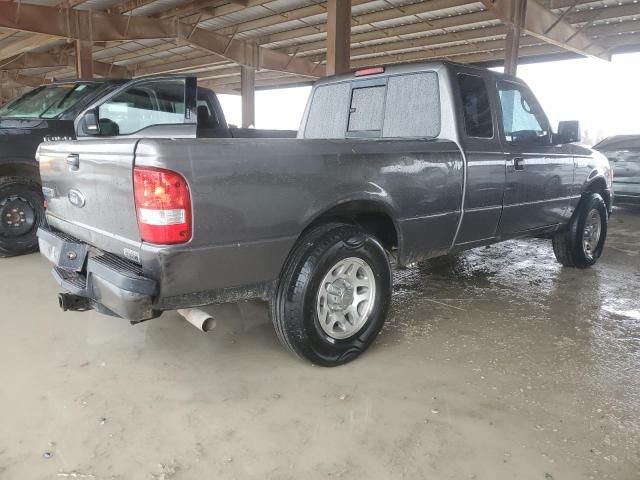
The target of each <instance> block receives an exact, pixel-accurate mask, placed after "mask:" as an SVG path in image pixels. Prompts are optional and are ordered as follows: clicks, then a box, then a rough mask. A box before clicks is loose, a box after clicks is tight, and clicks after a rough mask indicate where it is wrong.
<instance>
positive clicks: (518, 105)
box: [498, 81, 549, 143]
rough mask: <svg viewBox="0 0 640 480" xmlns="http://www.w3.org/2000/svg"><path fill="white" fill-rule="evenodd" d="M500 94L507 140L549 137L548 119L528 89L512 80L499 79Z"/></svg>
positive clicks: (518, 140)
mask: <svg viewBox="0 0 640 480" xmlns="http://www.w3.org/2000/svg"><path fill="white" fill-rule="evenodd" d="M498 96H499V99H500V107H501V111H502V128H503V131H504V136H505V139H506V140H507V142H512V143H523V142H536V141H540V140H541V139H546V138H548V135H549V126H548V124H547V120H546V118H545V116H544V113H542V108H540V105H539V104H538V102H537V100H536V99H535V97H534V96H533V94H532V93H531V92H530V91H529V90H528V89H526V88H525V87H523V86H521V85H518V84H515V83H512V82H507V81H499V82H498Z"/></svg>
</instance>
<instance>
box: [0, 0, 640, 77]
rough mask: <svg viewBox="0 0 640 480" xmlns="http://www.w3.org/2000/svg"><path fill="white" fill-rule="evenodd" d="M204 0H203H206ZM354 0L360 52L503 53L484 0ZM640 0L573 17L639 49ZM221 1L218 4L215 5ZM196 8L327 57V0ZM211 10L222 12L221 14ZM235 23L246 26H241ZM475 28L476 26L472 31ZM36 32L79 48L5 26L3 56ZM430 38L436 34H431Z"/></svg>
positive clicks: (174, 55) (132, 51)
mask: <svg viewBox="0 0 640 480" xmlns="http://www.w3.org/2000/svg"><path fill="white" fill-rule="evenodd" d="M61 1H62V0H26V1H24V2H23V3H30V4H36V5H46V6H56V5H60V4H61ZM123 1H125V0H86V1H85V2H83V3H81V4H79V5H78V6H77V7H76V8H78V9H82V10H93V11H100V10H107V9H109V8H113V7H116V6H123V5H124V4H123ZM127 1H128V2H129V4H130V5H132V6H133V5H135V3H131V0H127ZM192 1H193V0H137V4H138V5H140V6H139V7H137V8H135V9H133V10H131V11H130V12H129V13H130V14H131V15H135V16H153V15H157V14H160V13H163V12H167V11H173V9H175V8H176V7H183V6H186V5H189V4H190V2H192ZM199 1H200V3H201V4H203V5H204V0H199ZM352 1H353V7H352V16H353V17H354V18H355V20H354V23H353V25H352V30H351V33H352V55H353V58H354V59H359V60H361V59H369V58H370V59H371V60H372V62H373V61H375V59H377V58H382V57H384V58H393V59H396V58H399V59H401V58H403V57H402V55H405V54H410V55H411V56H412V58H413V57H415V56H416V55H420V52H424V55H425V57H428V56H429V55H430V54H432V53H433V52H434V51H436V50H437V49H438V48H448V47H459V48H455V49H454V50H456V51H458V50H460V51H461V52H462V53H461V54H464V55H465V56H466V55H469V54H472V53H473V52H479V51H483V49H485V48H486V47H485V46H484V44H486V45H488V46H491V48H492V51H498V54H501V53H500V52H501V49H496V48H494V47H495V45H496V43H495V42H493V43H487V42H488V41H492V40H496V39H499V38H502V36H501V35H495V34H491V32H494V33H495V32H496V29H495V28H494V29H492V30H487V32H488V34H487V35H483V34H482V30H483V29H488V28H490V27H495V26H496V25H501V22H500V21H499V20H497V19H494V18H491V15H490V14H489V13H488V12H484V7H483V4H482V3H480V2H477V1H473V0H470V1H469V2H468V3H461V2H460V1H459V0H451V3H450V5H451V6H449V7H445V8H439V9H433V10H432V9H431V5H444V3H443V2H442V1H441V0H438V2H437V3H436V2H435V1H434V2H432V1H419V0H369V1H366V0H352ZM530 1H534V0H530ZM638 2H639V0H619V1H618V0H598V1H585V2H582V3H579V4H577V5H575V6H574V7H573V9H572V11H571V13H569V14H568V15H567V16H566V19H567V20H569V21H571V22H573V23H574V24H575V25H577V26H580V27H584V30H583V31H584V32H585V33H586V34H587V35H591V36H592V37H593V38H594V42H598V41H602V42H603V44H606V45H607V46H609V47H615V46H617V45H620V46H623V45H625V46H626V45H630V46H631V47H634V46H635V48H637V49H639V50H640V3H638ZM258 3H259V2H258ZM572 3H573V2H572V0H553V3H552V5H560V6H561V8H556V9H555V12H556V14H560V13H562V12H563V11H564V10H565V9H566V8H568V7H570V6H571V5H572ZM207 7H210V8H209V9H207ZM214 7H215V10H213V9H212V8H214ZM421 7H424V8H421ZM192 12H193V9H189V11H188V12H187V13H188V15H189V16H188V17H186V20H188V21H195V20H196V19H198V18H199V20H200V22H199V25H198V26H199V27H200V28H205V29H209V30H212V31H216V32H218V33H220V34H223V35H233V36H234V38H236V39H244V40H249V41H252V42H258V43H260V44H261V46H263V47H264V48H271V49H277V50H281V51H284V52H289V53H295V54H296V55H297V56H300V57H309V58H313V59H317V60H318V61H322V59H323V55H324V53H323V52H324V51H325V45H324V42H325V39H326V33H325V23H326V18H327V14H326V2H325V1H321V0H271V1H265V2H263V3H259V4H257V5H254V6H251V7H245V8H241V7H240V6H238V5H237V4H235V3H232V2H231V1H227V2H224V1H219V2H216V1H214V0H212V1H210V2H208V3H207V6H206V7H205V8H202V9H201V10H200V11H199V13H198V14H197V15H193V14H192ZM479 12H484V13H479ZM212 13H215V16H213V15H212ZM236 28H237V29H238V30H239V31H238V32H237V33H235V34H234V31H235V29H236ZM470 31H473V32H477V34H475V33H474V34H469V32H470ZM454 32H467V33H465V35H464V37H462V38H460V37H458V36H456V35H452V33H454ZM31 38H33V39H34V42H33V46H32V47H31V48H32V50H33V51H35V52H38V51H40V52H46V51H54V52H68V53H73V44H72V43H68V42H67V41H66V40H65V39H55V38H47V37H38V38H37V37H36V36H35V35H34V34H31V33H24V32H13V31H10V30H6V29H0V60H2V58H7V57H9V56H11V55H12V49H14V48H15V49H17V48H18V46H22V50H24V46H25V45H27V46H29V44H30V39H31ZM427 38H429V40H426V39H427ZM464 38H467V39H466V40H465V39H464ZM421 39H425V40H421ZM35 40H37V41H35ZM402 42H405V44H402ZM421 45H425V46H421ZM465 47H467V48H465ZM22 50H20V51H22ZM16 51H17V50H16ZM549 51H552V52H555V51H557V47H553V48H551V47H550V49H549ZM3 55H4V56H3ZM465 58H470V57H465ZM478 58H481V57H478ZM94 59H95V60H98V61H105V62H109V63H111V62H114V63H115V64H116V65H128V66H129V67H130V68H135V71H134V73H137V72H141V73H144V72H145V71H147V70H149V69H153V71H157V70H159V69H162V68H163V66H164V65H166V66H167V68H171V69H177V68H178V67H180V66H181V65H186V66H185V67H180V68H183V69H186V71H188V70H189V68H190V67H189V65H193V67H192V68H193V70H194V71H203V70H206V72H205V73H203V75H204V76H208V77H212V78H215V77H216V76H220V77H223V76H224V77H228V76H229V75H232V76H233V75H237V69H236V70H234V69H231V70H230V68H229V67H230V66H233V65H235V64H234V63H232V62H224V61H222V62H221V61H220V57H219V56H217V55H212V54H211V53H210V52H207V51H206V50H204V49H202V48H201V47H197V46H194V45H190V44H189V43H188V42H187V41H184V40H178V41H176V40H174V39H153V40H132V41H118V42H106V43H97V44H96V45H95V47H94ZM394 61H395V60H394ZM22 73H23V74H25V75H33V76H47V77H49V76H53V75H55V76H56V77H60V78H62V77H64V76H68V78H71V77H73V75H74V72H73V69H72V68H68V67H56V68H37V69H35V68H28V69H24V70H23V71H22ZM61 76H62V77H61ZM292 78H300V77H299V76H296V77H292Z"/></svg>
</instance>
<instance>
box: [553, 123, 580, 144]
mask: <svg viewBox="0 0 640 480" xmlns="http://www.w3.org/2000/svg"><path fill="white" fill-rule="evenodd" d="M554 137H555V138H554V140H555V142H554V143H558V144H562V143H574V142H579V141H580V139H581V138H580V122H578V121H577V120H567V121H564V122H560V123H558V133H556V134H555V135H554Z"/></svg>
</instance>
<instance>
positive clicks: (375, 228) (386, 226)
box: [305, 201, 400, 252]
mask: <svg viewBox="0 0 640 480" xmlns="http://www.w3.org/2000/svg"><path fill="white" fill-rule="evenodd" d="M331 221H341V222H346V223H352V224H354V225H358V226H360V227H362V228H363V229H364V230H365V231H367V232H369V233H370V234H372V235H373V236H374V237H376V238H377V239H378V241H379V242H380V243H381V244H382V246H383V247H384V248H385V249H386V250H387V251H389V252H391V251H392V250H394V249H397V248H399V246H400V244H399V238H400V236H399V233H398V229H397V227H396V224H395V222H394V221H393V219H392V218H391V216H390V215H389V213H388V212H387V211H386V210H385V209H384V207H382V206H380V205H378V204H376V203H375V202H370V201H352V202H346V203H342V204H340V205H337V206H335V207H333V208H331V209H329V210H327V211H326V212H323V213H322V214H321V215H320V216H318V217H316V218H315V219H314V220H313V222H311V223H310V224H309V225H308V226H307V227H306V229H305V231H307V230H309V229H311V228H314V227H316V226H318V225H320V224H323V223H327V222H331Z"/></svg>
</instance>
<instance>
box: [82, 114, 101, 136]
mask: <svg viewBox="0 0 640 480" xmlns="http://www.w3.org/2000/svg"><path fill="white" fill-rule="evenodd" d="M80 127H81V128H82V131H83V132H84V133H85V134H86V135H100V123H99V122H98V114H97V112H96V111H95V110H89V111H88V112H85V114H84V115H83V116H82V120H81V121H80Z"/></svg>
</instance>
